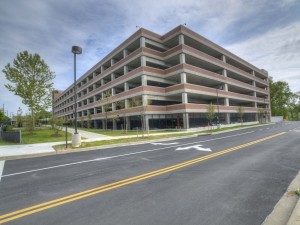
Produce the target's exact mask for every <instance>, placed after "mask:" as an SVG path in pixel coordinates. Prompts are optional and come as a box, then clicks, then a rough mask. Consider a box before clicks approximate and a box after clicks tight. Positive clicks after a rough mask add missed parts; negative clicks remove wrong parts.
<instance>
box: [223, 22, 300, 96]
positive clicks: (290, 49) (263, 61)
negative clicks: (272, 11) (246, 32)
mask: <svg viewBox="0 0 300 225" xmlns="http://www.w3.org/2000/svg"><path fill="white" fill-rule="evenodd" d="M225 48H226V49H228V50H229V51H232V52H233V53H235V54H236V55H238V56H240V57H242V58H244V59H245V60H247V61H249V62H251V63H252V64H254V65H256V66H258V67H260V68H264V69H266V70H267V71H268V72H269V75H270V76H272V77H274V80H275V81H276V80H283V81H286V82H288V83H289V84H290V87H291V89H292V90H293V91H294V92H295V91H299V90H300V51H299V49H300V22H295V23H293V24H290V25H288V26H285V27H282V28H276V29H274V30H272V31H269V32H267V33H265V34H262V35H260V36H258V37H255V38H253V39H250V40H246V41H243V42H241V43H237V44H234V45H229V46H225Z"/></svg>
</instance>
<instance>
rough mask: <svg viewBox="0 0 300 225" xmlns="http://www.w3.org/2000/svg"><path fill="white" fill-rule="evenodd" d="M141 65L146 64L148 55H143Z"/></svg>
mask: <svg viewBox="0 0 300 225" xmlns="http://www.w3.org/2000/svg"><path fill="white" fill-rule="evenodd" d="M141 66H146V56H144V55H142V56H141Z"/></svg>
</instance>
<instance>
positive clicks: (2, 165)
mask: <svg viewBox="0 0 300 225" xmlns="http://www.w3.org/2000/svg"><path fill="white" fill-rule="evenodd" d="M4 163H5V161H4V160H3V161H0V182H1V177H2V172H3V168H4Z"/></svg>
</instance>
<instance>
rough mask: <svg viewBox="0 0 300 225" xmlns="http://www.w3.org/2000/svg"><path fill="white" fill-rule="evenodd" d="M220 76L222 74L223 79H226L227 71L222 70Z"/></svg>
mask: <svg viewBox="0 0 300 225" xmlns="http://www.w3.org/2000/svg"><path fill="white" fill-rule="evenodd" d="M222 74H223V76H224V77H227V70H226V69H223V71H222Z"/></svg>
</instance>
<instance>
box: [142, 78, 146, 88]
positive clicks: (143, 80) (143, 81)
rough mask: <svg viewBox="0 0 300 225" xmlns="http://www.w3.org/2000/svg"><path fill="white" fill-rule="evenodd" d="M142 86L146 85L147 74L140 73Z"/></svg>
mask: <svg viewBox="0 0 300 225" xmlns="http://www.w3.org/2000/svg"><path fill="white" fill-rule="evenodd" d="M142 86H147V75H142Z"/></svg>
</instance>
